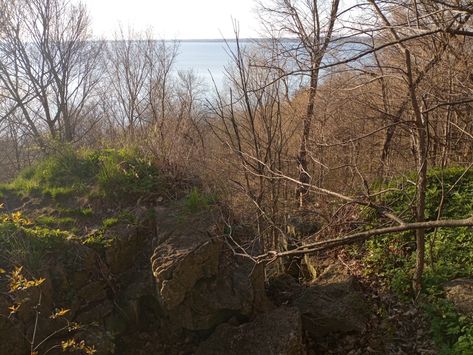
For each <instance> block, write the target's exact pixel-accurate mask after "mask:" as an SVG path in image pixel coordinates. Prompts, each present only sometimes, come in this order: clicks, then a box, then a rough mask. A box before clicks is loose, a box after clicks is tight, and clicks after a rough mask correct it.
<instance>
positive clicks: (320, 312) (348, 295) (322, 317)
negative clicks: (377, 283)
mask: <svg viewBox="0 0 473 355" xmlns="http://www.w3.org/2000/svg"><path fill="white" fill-rule="evenodd" d="M293 305H294V306H295V307H297V308H298V309H299V311H300V312H301V315H302V323H303V327H304V331H307V332H308V333H309V334H310V335H311V336H312V337H314V338H315V339H317V338H320V337H323V336H325V335H327V334H330V333H363V332H364V331H365V330H366V328H367V324H368V321H369V319H370V308H371V307H370V304H369V303H368V301H367V300H366V298H365V297H364V295H363V293H362V292H361V291H360V290H359V287H358V284H357V282H356V279H355V278H354V277H353V276H350V275H348V274H347V273H346V272H345V271H344V269H343V268H342V267H341V266H339V265H332V266H330V267H329V268H328V269H327V270H326V271H325V272H324V273H322V274H321V275H320V277H319V278H317V279H316V280H315V281H314V282H313V284H312V285H311V286H310V287H308V288H307V289H306V290H304V291H303V292H302V294H301V295H300V296H299V297H298V298H296V299H295V300H294V301H293Z"/></svg>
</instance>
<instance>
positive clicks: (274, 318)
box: [196, 307, 305, 355]
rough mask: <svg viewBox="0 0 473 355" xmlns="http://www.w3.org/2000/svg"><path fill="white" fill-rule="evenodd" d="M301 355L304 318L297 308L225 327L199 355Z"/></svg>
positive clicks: (303, 350)
mask: <svg viewBox="0 0 473 355" xmlns="http://www.w3.org/2000/svg"><path fill="white" fill-rule="evenodd" d="M221 354H226V355H261V354H271V355H301V354H305V349H304V344H303V341H302V323H301V316H300V313H299V311H298V310H297V308H294V307H280V308H278V309H276V310H274V311H272V312H269V313H267V314H263V315H260V316H259V317H257V318H256V319H255V320H254V321H253V322H250V323H245V324H242V325H240V326H231V325H229V324H222V325H220V326H219V327H217V329H216V330H215V332H214V333H213V334H212V335H211V336H210V338H208V339H207V340H206V341H204V342H203V343H201V344H200V346H199V348H198V349H197V351H196V355H221Z"/></svg>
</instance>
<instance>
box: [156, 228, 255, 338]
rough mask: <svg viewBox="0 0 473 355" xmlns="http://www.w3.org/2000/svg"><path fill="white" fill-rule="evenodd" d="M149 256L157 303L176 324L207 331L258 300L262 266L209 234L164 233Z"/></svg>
mask: <svg viewBox="0 0 473 355" xmlns="http://www.w3.org/2000/svg"><path fill="white" fill-rule="evenodd" d="M151 260H152V268H153V274H154V276H155V278H156V281H157V286H158V296H159V300H160V304H161V307H162V308H163V309H164V311H165V312H166V313H167V315H168V317H169V318H170V320H171V321H172V322H173V323H174V324H175V325H177V326H179V327H182V328H185V329H189V330H205V329H211V328H213V327H215V326H216V325H218V324H220V323H222V322H225V321H226V320H228V319H229V318H231V317H233V316H249V315H251V314H252V313H253V311H254V309H255V307H256V305H257V304H260V303H262V302H263V299H264V276H263V272H262V271H263V270H262V268H258V267H257V268H254V267H253V265H252V264H251V262H249V261H246V260H243V258H239V259H238V258H237V257H235V256H234V255H233V254H232V253H229V252H226V251H225V249H224V248H223V240H222V239H221V238H218V237H213V236H212V235H211V234H210V233H204V232H194V233H191V234H185V235H184V234H178V235H170V236H167V238H166V239H165V240H164V241H163V242H162V243H161V244H160V245H158V247H157V248H156V249H155V252H154V254H153V257H152V259H151Z"/></svg>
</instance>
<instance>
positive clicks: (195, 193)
mask: <svg viewBox="0 0 473 355" xmlns="http://www.w3.org/2000/svg"><path fill="white" fill-rule="evenodd" d="M214 202H215V199H214V197H213V196H210V195H208V194H205V193H202V192H201V191H200V190H199V189H198V188H196V187H194V188H193V189H192V190H191V191H190V192H189V193H188V194H187V196H186V197H185V198H184V206H185V208H186V210H187V212H190V213H197V212H201V211H206V210H208V209H209V208H210V206H211V205H212V204H214Z"/></svg>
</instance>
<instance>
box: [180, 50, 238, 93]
mask: <svg viewBox="0 0 473 355" xmlns="http://www.w3.org/2000/svg"><path fill="white" fill-rule="evenodd" d="M229 45H230V48H232V49H233V48H235V43H229ZM230 64H231V59H230V56H229V55H228V47H227V44H226V43H225V42H223V41H211V42H193V41H192V42H186V41H183V42H181V43H180V45H179V55H178V57H177V61H176V66H175V70H176V71H187V70H192V71H193V72H194V74H196V75H198V76H199V77H201V78H202V80H203V81H204V82H205V83H206V84H207V85H209V86H210V85H212V77H213V79H214V80H215V83H216V84H217V85H218V86H221V85H222V84H223V82H224V79H225V67H226V66H227V67H228V66H229V65H230Z"/></svg>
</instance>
